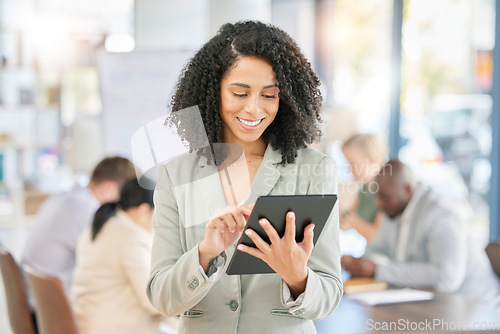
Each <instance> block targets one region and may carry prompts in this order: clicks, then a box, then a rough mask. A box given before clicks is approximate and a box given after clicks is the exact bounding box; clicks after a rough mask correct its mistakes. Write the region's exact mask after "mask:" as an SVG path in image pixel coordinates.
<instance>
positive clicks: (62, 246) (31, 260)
mask: <svg viewBox="0 0 500 334" xmlns="http://www.w3.org/2000/svg"><path fill="white" fill-rule="evenodd" d="M133 177H135V169H134V165H133V164H132V163H131V162H130V161H129V160H127V159H125V158H121V157H111V158H106V159H104V160H102V161H101V162H100V163H99V164H98V165H97V166H96V167H95V169H94V171H93V172H92V176H91V179H90V182H89V184H88V186H87V187H78V186H77V187H75V188H73V189H72V190H71V191H69V192H67V193H64V194H59V195H54V196H52V197H50V198H49V199H47V200H46V201H45V202H44V204H43V205H42V207H41V208H40V210H39V211H38V212H37V216H36V218H35V221H34V224H33V228H32V230H31V231H30V233H29V235H28V240H27V242H26V246H25V249H24V252H23V256H22V260H21V262H22V264H23V265H29V266H31V267H33V268H35V269H37V270H39V271H41V272H44V273H46V274H49V275H52V276H55V277H57V278H59V279H60V280H61V281H62V282H63V284H64V286H65V288H66V291H68V292H69V291H70V288H71V282H72V276H73V269H74V267H75V250H76V246H77V243H78V238H79V236H80V233H81V232H82V231H83V230H84V229H85V227H87V226H89V225H90V224H91V223H92V218H93V216H94V213H95V211H96V210H97V209H98V208H99V206H100V205H101V204H103V203H107V202H113V201H115V202H116V201H117V200H118V199H119V196H120V189H121V186H122V185H123V184H124V183H125V182H126V181H128V180H130V179H131V178H133Z"/></svg>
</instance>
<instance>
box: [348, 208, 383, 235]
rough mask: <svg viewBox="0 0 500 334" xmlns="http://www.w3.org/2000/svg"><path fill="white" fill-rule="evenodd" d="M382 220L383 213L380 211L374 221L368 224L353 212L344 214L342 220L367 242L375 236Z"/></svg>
mask: <svg viewBox="0 0 500 334" xmlns="http://www.w3.org/2000/svg"><path fill="white" fill-rule="evenodd" d="M383 218H384V213H383V212H382V211H380V210H379V211H377V215H376V216H375V220H374V221H373V223H370V222H368V221H366V220H364V219H363V218H361V217H360V216H359V215H358V214H357V213H356V211H355V210H349V211H347V212H345V213H344V215H343V217H342V219H343V220H344V221H345V222H346V223H348V224H349V225H351V226H352V227H353V228H355V229H356V231H358V233H359V234H361V235H362V236H363V237H364V238H365V239H366V241H367V242H370V241H372V239H373V237H374V236H375V235H376V234H377V232H378V230H379V229H380V226H382V221H383Z"/></svg>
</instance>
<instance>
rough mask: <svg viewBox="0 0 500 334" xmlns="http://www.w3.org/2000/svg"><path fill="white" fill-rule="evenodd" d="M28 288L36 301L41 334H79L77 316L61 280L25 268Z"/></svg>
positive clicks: (27, 267)
mask: <svg viewBox="0 0 500 334" xmlns="http://www.w3.org/2000/svg"><path fill="white" fill-rule="evenodd" d="M24 273H25V275H26V279H27V281H28V286H29V288H30V291H31V293H32V295H33V297H34V299H35V305H36V315H37V324H38V330H39V332H40V334H78V328H77V323H76V319H75V316H74V314H73V311H72V309H71V304H70V302H69V299H68V296H67V295H66V291H65V289H64V285H63V283H62V282H61V280H60V279H58V278H57V277H53V276H50V275H47V274H44V273H41V272H39V271H37V270H35V269H33V268H31V267H29V266H25V267H24Z"/></svg>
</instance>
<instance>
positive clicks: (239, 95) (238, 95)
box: [233, 93, 247, 97]
mask: <svg viewBox="0 0 500 334" xmlns="http://www.w3.org/2000/svg"><path fill="white" fill-rule="evenodd" d="M233 95H234V96H236V97H245V96H247V94H236V93H233Z"/></svg>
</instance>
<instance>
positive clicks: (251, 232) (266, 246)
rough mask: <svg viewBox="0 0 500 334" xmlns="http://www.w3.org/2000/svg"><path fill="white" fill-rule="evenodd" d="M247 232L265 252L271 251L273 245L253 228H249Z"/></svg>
mask: <svg viewBox="0 0 500 334" xmlns="http://www.w3.org/2000/svg"><path fill="white" fill-rule="evenodd" d="M245 234H246V235H248V237H249V238H250V239H252V241H253V243H254V244H255V246H257V248H258V249H260V250H261V251H262V252H263V253H264V254H267V253H269V252H270V251H271V246H270V245H269V244H268V243H267V242H265V241H264V240H262V238H261V237H260V236H259V235H258V234H257V233H256V232H255V231H254V230H252V229H247V230H246V231H245Z"/></svg>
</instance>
